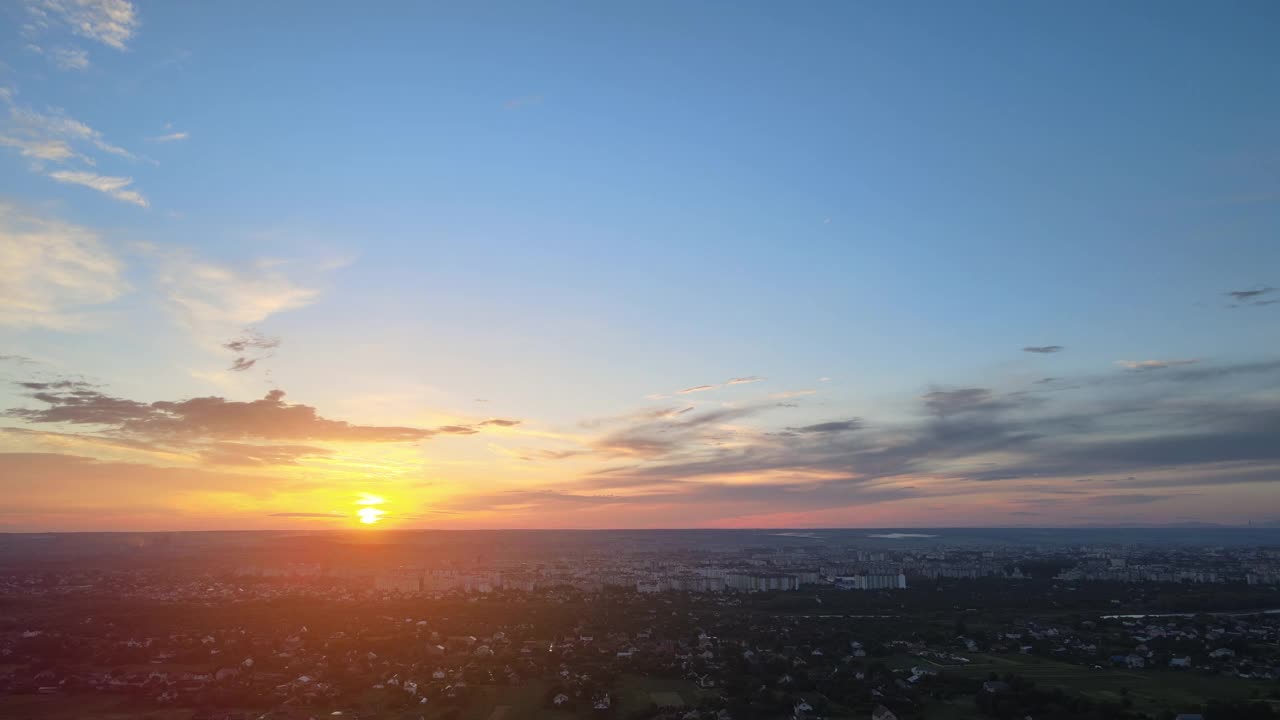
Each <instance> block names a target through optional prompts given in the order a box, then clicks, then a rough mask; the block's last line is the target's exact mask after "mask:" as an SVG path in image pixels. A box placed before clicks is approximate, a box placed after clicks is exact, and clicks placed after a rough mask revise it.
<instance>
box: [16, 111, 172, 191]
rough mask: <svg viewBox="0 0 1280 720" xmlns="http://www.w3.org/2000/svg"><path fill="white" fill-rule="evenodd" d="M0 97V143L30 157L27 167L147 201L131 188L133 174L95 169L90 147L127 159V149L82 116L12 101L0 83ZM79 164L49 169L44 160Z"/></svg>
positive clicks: (129, 155)
mask: <svg viewBox="0 0 1280 720" xmlns="http://www.w3.org/2000/svg"><path fill="white" fill-rule="evenodd" d="M0 90H4V92H0V101H3V102H4V104H5V106H6V107H7V109H8V117H7V121H6V122H5V124H4V126H3V127H0V146H4V147H11V148H15V149H17V150H18V152H19V154H20V155H22V157H25V158H27V159H29V160H30V161H31V170H32V172H36V173H39V174H42V175H45V176H47V177H49V178H50V179H52V180H55V181H57V182H60V183H64V184H70V185H81V186H84V187H88V188H91V189H94V190H97V191H98V192H101V193H105V194H106V195H108V196H110V197H112V198H115V199H116V200H120V201H121V202H127V203H131V204H134V205H138V206H140V207H147V204H148V203H147V199H146V197H145V196H144V195H143V194H142V193H141V192H139V191H137V190H134V189H131V188H130V187H129V186H130V185H132V184H133V179H132V178H129V177H123V176H116V175H106V174H101V173H99V172H97V170H96V169H89V170H86V169H84V168H86V167H87V168H96V167H97V165H98V161H99V159H105V158H100V157H95V156H94V155H95V154H96V153H105V154H107V155H113V156H116V157H120V158H124V159H128V160H133V159H135V158H134V155H133V153H131V152H129V151H128V150H126V149H124V148H122V147H120V146H118V145H114V144H112V143H110V142H108V141H107V140H106V138H105V137H103V135H102V133H100V132H98V131H97V130H94V129H93V128H91V127H89V126H88V125H86V124H85V123H83V122H80V121H79V120H76V119H75V118H73V117H70V116H69V115H67V114H66V113H65V112H63V111H62V110H59V109H50V110H48V111H46V112H40V111H37V110H34V109H32V108H29V107H23V106H20V105H18V104H17V102H15V101H14V99H13V91H12V90H8V89H5V88H0ZM49 164H53V165H69V164H71V165H79V166H81V168H80V169H76V170H69V169H62V170H50V169H49V168H48V167H47V166H48V165H49Z"/></svg>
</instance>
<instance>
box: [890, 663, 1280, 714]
mask: <svg viewBox="0 0 1280 720" xmlns="http://www.w3.org/2000/svg"><path fill="white" fill-rule="evenodd" d="M968 657H969V658H970V659H971V660H972V661H973V662H971V663H970V664H968V665H961V666H955V665H949V666H946V667H941V666H938V665H936V664H934V663H932V662H930V661H928V660H924V659H922V658H913V659H911V660H910V661H909V662H908V663H906V664H904V663H903V661H902V660H901V659H899V658H897V657H895V658H894V662H892V663H890V664H891V666H893V667H904V666H910V665H924V666H926V667H934V668H936V669H938V670H939V671H941V672H948V673H953V674H957V675H962V676H967V677H974V678H985V677H986V676H987V675H988V674H989V673H992V672H994V673H997V674H1000V675H1003V674H1005V673H1007V672H1012V673H1015V674H1017V675H1021V676H1022V677H1025V678H1027V679H1029V680H1034V681H1035V682H1036V684H1038V685H1043V686H1050V687H1061V688H1063V689H1065V690H1068V691H1072V692H1078V693H1081V694H1083V695H1085V696H1088V697H1091V698H1093V699H1095V700H1104V701H1112V702H1119V701H1121V700H1123V699H1124V698H1126V697H1127V698H1129V699H1130V700H1131V701H1132V702H1133V706H1134V709H1135V710H1139V711H1142V712H1148V713H1152V714H1155V713H1158V712H1160V711H1162V710H1173V711H1175V712H1177V711H1179V710H1180V709H1186V708H1189V707H1194V706H1197V705H1200V704H1202V703H1204V702H1206V701H1208V700H1210V699H1213V698H1218V699H1224V700H1226V699H1247V698H1249V697H1251V696H1252V695H1254V694H1255V693H1256V694H1257V695H1258V696H1261V697H1265V696H1266V695H1267V693H1269V692H1270V691H1271V690H1272V685H1271V684H1269V683H1266V682H1263V681H1255V680H1242V679H1239V678H1230V677H1221V676H1210V675H1201V674H1198V673H1194V672H1181V671H1171V670H1166V669H1148V670H1129V669H1126V668H1112V667H1107V668H1104V669H1102V670H1091V669H1089V668H1088V667H1085V666H1082V665H1073V664H1071V663H1065V662H1060V661H1057V660H1054V659H1052V658H1045V657H1039V656H1035V655H1022V654H1008V655H983V654H974V655H968Z"/></svg>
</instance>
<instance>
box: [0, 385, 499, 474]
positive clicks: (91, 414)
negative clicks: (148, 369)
mask: <svg viewBox="0 0 1280 720" xmlns="http://www.w3.org/2000/svg"><path fill="white" fill-rule="evenodd" d="M20 386H21V387H23V388H24V389H26V390H30V391H32V392H30V393H29V394H28V395H27V397H29V398H30V399H32V400H35V401H37V402H39V403H42V404H43V405H44V407H38V408H33V407H20V408H10V409H8V410H6V411H4V412H3V413H2V415H3V416H4V417H9V418H13V419H16V420H20V421H22V422H25V423H29V424H32V425H72V426H89V427H91V428H92V432H91V433H81V434H77V435H76V437H77V438H79V439H93V440H97V441H100V442H110V443H114V444H121V443H130V444H132V445H133V446H134V447H137V448H139V449H150V450H165V451H173V452H184V453H189V454H193V455H195V456H197V457H200V458H201V459H203V460H204V461H205V462H207V463H210V464H220V465H272V464H293V463H295V462H297V461H298V460H299V459H301V458H304V457H317V456H323V455H326V454H328V451H327V450H324V449H322V448H317V447H314V446H311V445H307V444H302V443H304V442H308V441H310V442H317V441H321V442H324V441H328V442H361V443H382V442H413V441H418V440H425V439H427V438H431V437H434V436H437V435H473V434H475V433H478V432H480V429H481V428H482V427H485V426H502V427H510V426H512V425H516V424H518V423H519V422H520V421H519V420H509V419H503V418H493V419H490V420H486V421H484V422H482V423H479V424H478V425H475V426H472V425H444V426H439V427H432V428H423V427H407V426H388V425H358V424H353V423H348V422H344V421H341V420H331V419H329V418H325V417H322V416H320V415H319V413H317V412H316V409H315V408H313V407H311V406H309V405H302V404H291V403H288V402H285V399H284V397H285V394H284V391H282V390H272V391H270V392H269V393H267V395H266V396H265V397H263V398H262V399H259V400H252V401H248V402H239V401H233V400H227V399H225V398H221V397H202V398H190V399H187V400H180V401H159V402H152V403H143V402H138V401H136V400H129V399H126V398H120V397H113V396H111V395H107V394H105V393H103V392H100V391H98V390H96V389H88V388H89V387H91V386H89V385H87V384H85V383H81V382H78V381H58V382H34V381H32V382H25V383H20ZM300 441H301V442H300Z"/></svg>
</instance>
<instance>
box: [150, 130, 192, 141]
mask: <svg viewBox="0 0 1280 720" xmlns="http://www.w3.org/2000/svg"><path fill="white" fill-rule="evenodd" d="M189 137H191V134H190V133H186V132H173V133H167V134H165V135H157V136H155V137H153V138H151V142H158V143H171V142H178V141H179V140H186V139H187V138H189Z"/></svg>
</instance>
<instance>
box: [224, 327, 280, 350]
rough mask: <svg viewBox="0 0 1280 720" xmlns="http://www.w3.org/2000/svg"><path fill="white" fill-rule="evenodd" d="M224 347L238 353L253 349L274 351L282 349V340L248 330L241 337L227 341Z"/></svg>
mask: <svg viewBox="0 0 1280 720" xmlns="http://www.w3.org/2000/svg"><path fill="white" fill-rule="evenodd" d="M222 347H224V348H226V349H228V350H231V351H233V352H238V353H242V352H244V351H246V350H251V349H253V350H274V349H276V348H278V347H280V338H278V337H267V336H266V335H263V334H262V333H260V332H258V331H257V330H254V329H253V328H246V329H245V331H244V332H243V333H242V334H241V335H240V337H237V338H233V339H231V340H228V341H226V342H225V343H223V344H222Z"/></svg>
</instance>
